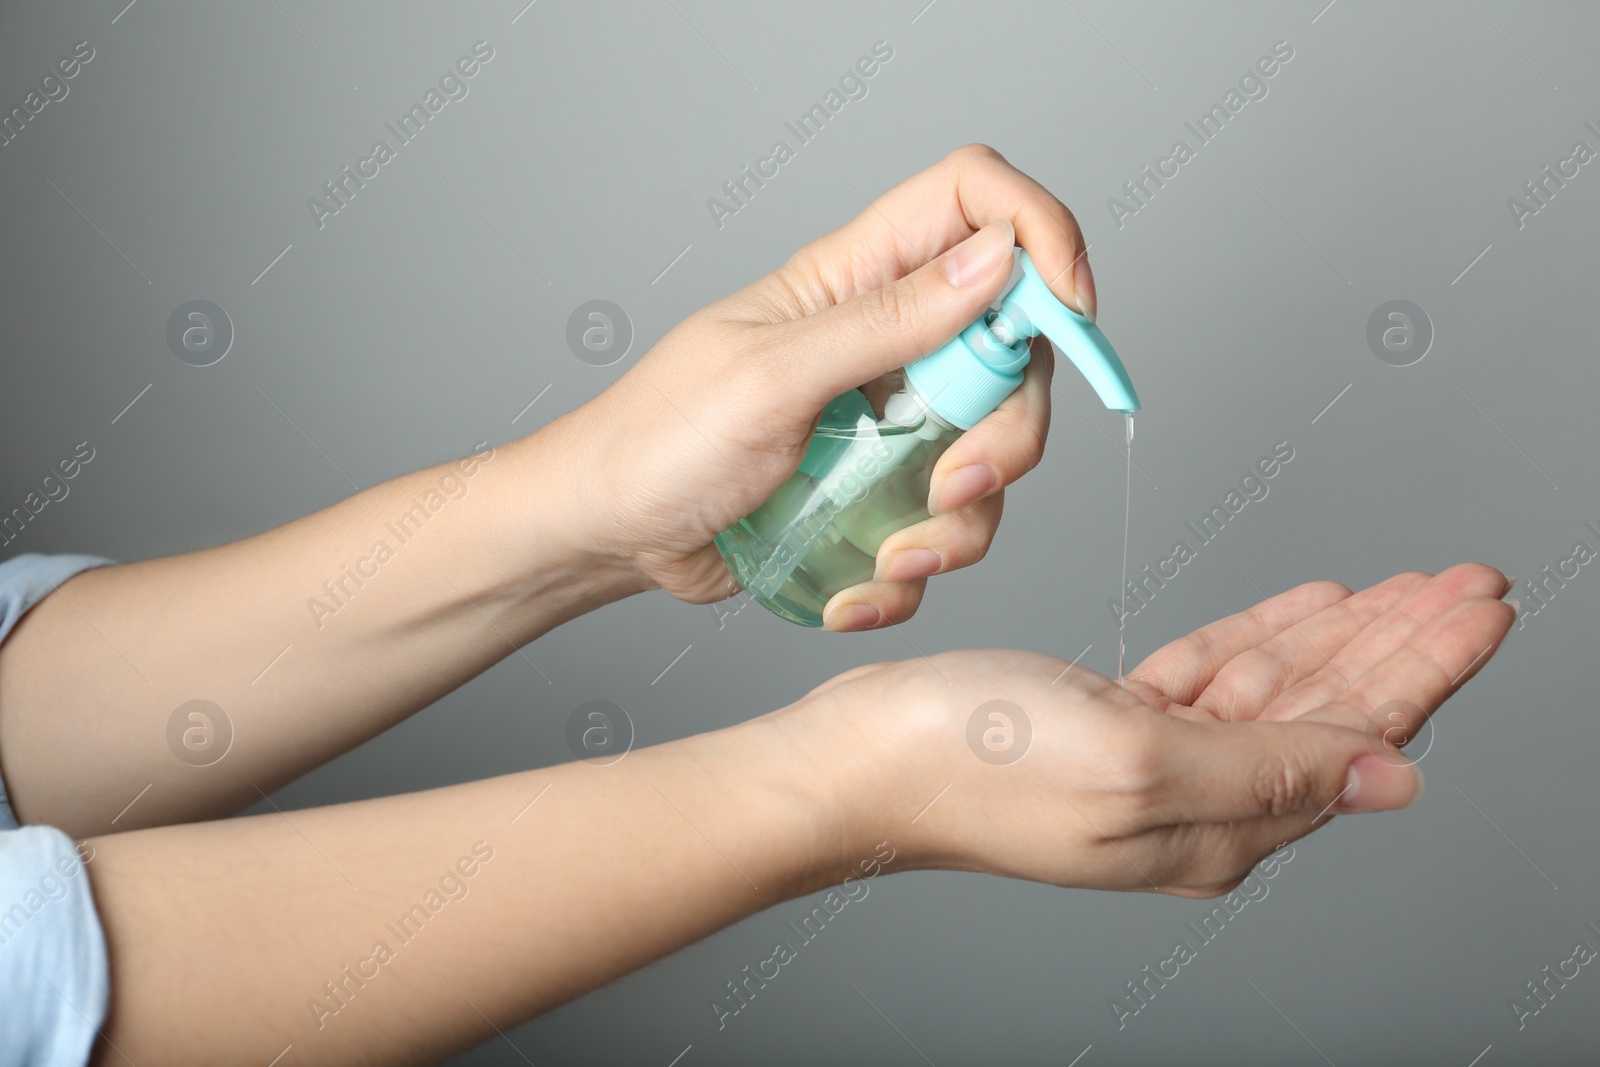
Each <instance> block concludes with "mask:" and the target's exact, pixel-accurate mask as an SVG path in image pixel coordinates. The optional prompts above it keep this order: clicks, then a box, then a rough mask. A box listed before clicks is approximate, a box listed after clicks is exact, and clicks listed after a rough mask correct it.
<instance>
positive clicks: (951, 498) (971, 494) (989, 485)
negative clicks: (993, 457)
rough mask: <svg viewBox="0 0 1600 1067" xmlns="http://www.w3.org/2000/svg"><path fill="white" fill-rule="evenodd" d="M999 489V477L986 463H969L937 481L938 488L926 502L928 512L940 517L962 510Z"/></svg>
mask: <svg viewBox="0 0 1600 1067" xmlns="http://www.w3.org/2000/svg"><path fill="white" fill-rule="evenodd" d="M998 488H1000V475H999V474H997V473H995V469H994V468H993V467H991V466H989V465H988V464H987V463H969V464H967V465H966V466H965V467H957V468H956V469H955V470H953V471H951V472H950V473H949V474H947V475H945V476H944V477H943V478H941V479H940V480H939V487H938V488H937V489H935V490H934V492H933V499H932V500H931V501H929V502H928V511H929V512H930V513H932V514H934V515H942V514H944V513H945V512H947V511H954V510H956V509H957V508H964V507H966V506H967V505H968V504H970V503H972V502H973V501H974V500H977V499H979V498H980V497H983V496H987V495H988V494H989V493H992V492H994V491H995V490H996V489H998Z"/></svg>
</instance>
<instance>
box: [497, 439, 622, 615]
mask: <svg viewBox="0 0 1600 1067" xmlns="http://www.w3.org/2000/svg"><path fill="white" fill-rule="evenodd" d="M563 422H564V420H560V421H558V422H557V423H555V424H552V425H551V426H548V427H545V428H544V429H541V430H540V431H538V432H537V433H534V434H530V435H529V436H527V437H524V438H521V439H519V440H516V441H512V442H510V443H509V444H506V445H502V446H499V447H497V448H495V449H493V450H492V454H493V457H494V460H495V462H494V463H493V475H492V477H493V481H494V494H495V495H494V499H495V500H496V501H497V502H498V504H497V507H496V509H495V513H494V516H493V518H492V520H491V521H492V522H493V523H494V526H495V529H493V530H492V531H490V533H491V536H490V538H489V539H488V543H489V544H490V545H492V546H493V549H492V550H493V551H495V552H496V553H497V554H499V555H500V556H501V558H502V559H503V560H504V561H505V562H506V564H507V570H508V573H507V574H506V575H505V577H504V579H503V581H502V583H501V588H500V589H499V591H498V592H499V594H500V596H501V597H502V598H503V599H507V600H509V601H510V602H511V603H512V604H515V605H519V606H520V607H522V608H523V609H526V610H530V611H533V612H535V613H537V614H539V615H541V616H554V618H553V619H551V620H549V625H548V626H545V627H544V628H545V629H548V628H549V626H553V625H558V624H559V623H560V622H563V621H566V620H567V619H571V618H575V617H577V616H579V615H582V614H584V613H586V612H589V611H593V610H595V609H596V608H599V607H603V606H604V605H606V604H608V603H611V602H613V601H616V600H622V599H624V598H626V597H629V596H632V595H633V594H635V593H639V592H643V591H644V590H645V589H647V588H649V583H648V582H646V581H644V580H642V579H641V578H640V576H639V574H638V573H637V571H636V569H635V568H634V567H633V566H632V565H631V561H629V560H628V559H626V558H625V557H622V556H620V555H618V554H617V553H615V552H612V551H610V550H609V549H608V546H607V544H606V543H605V542H604V540H603V539H601V538H599V537H597V536H596V533H595V530H594V526H595V524H594V523H593V522H591V521H590V520H591V518H592V513H591V511H590V510H589V509H590V503H589V501H588V500H587V499H586V495H585V492H584V489H585V484H584V483H585V481H586V477H585V474H584V470H585V468H584V465H583V463H582V462H581V459H582V457H581V453H580V452H579V450H577V449H575V448H573V447H570V436H569V435H568V434H567V433H566V432H564V430H565V427H564V426H563V425H562V423H563Z"/></svg>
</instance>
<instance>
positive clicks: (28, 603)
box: [0, 553, 111, 1067]
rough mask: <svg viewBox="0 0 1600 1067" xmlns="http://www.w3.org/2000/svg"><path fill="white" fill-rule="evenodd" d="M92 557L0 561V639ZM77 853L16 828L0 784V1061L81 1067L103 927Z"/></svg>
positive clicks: (101, 980)
mask: <svg viewBox="0 0 1600 1067" xmlns="http://www.w3.org/2000/svg"><path fill="white" fill-rule="evenodd" d="M110 562H111V561H110V560H106V559H100V558H99V557H96V556H42V555H37V554H32V553H30V554H28V555H23V556H16V557H14V558H12V559H8V560H6V561H5V562H4V563H0V641H4V640H5V638H6V636H7V635H8V634H9V633H10V632H11V629H12V627H14V626H15V625H16V624H17V620H18V619H20V618H22V616H23V614H24V613H26V612H27V610H28V609H29V608H31V607H32V606H33V605H35V604H37V603H38V602H39V601H41V600H43V599H44V598H45V597H46V596H48V595H49V594H50V593H51V592H52V591H53V590H54V589H55V588H56V586H58V585H60V584H61V583H62V582H64V581H66V580H67V579H68V578H71V577H72V576H73V575H75V574H77V573H79V572H80V571H83V570H87V569H88V568H90V567H99V566H103V565H105V564H107V563H110ZM86 858H87V859H89V860H92V859H93V854H92V853H91V854H89V855H88V856H87V857H84V856H82V855H80V854H79V850H78V848H77V846H76V845H74V844H73V842H72V839H71V838H69V837H68V836H67V835H66V834H64V833H62V832H61V831H60V830H57V829H56V828H55V827H53V826H28V827H24V828H21V829H18V828H17V820H16V816H15V814H14V813H13V812H12V810H11V805H10V803H9V802H8V800H7V799H6V793H5V783H4V782H0V1020H3V1022H0V1067H82V1065H83V1064H86V1063H88V1062H89V1053H90V1051H91V1050H92V1049H93V1048H94V1039H95V1035H96V1033H97V1032H98V1031H99V1028H100V1024H101V1023H102V1022H103V1021H104V1020H105V1014H106V1001H107V996H108V992H109V973H108V968H107V964H106V941H105V934H104V933H103V932H102V931H101V928H100V917H99V915H98V914H96V912H95V907H94V896H93V894H92V893H91V892H90V888H89V873H88V871H87V870H86V869H85V867H84V863H85V860H86Z"/></svg>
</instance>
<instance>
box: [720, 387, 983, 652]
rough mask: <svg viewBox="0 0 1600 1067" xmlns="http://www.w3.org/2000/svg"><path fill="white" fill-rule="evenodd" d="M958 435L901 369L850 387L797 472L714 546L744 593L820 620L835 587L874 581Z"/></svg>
mask: <svg viewBox="0 0 1600 1067" xmlns="http://www.w3.org/2000/svg"><path fill="white" fill-rule="evenodd" d="M868 393H872V394H874V395H876V396H879V397H881V398H884V399H880V401H879V404H878V405H877V406H874V405H873V403H872V401H871V400H869V399H868V395H867V394H868ZM885 394H887V396H886V397H885ZM961 433H962V430H961V428H960V427H958V426H955V425H952V424H951V423H948V422H946V421H945V420H944V419H941V418H940V417H939V416H938V415H937V414H936V413H935V412H934V411H933V409H932V407H931V406H930V405H929V404H928V403H927V401H926V400H925V398H923V397H922V396H921V395H920V394H919V393H918V392H917V391H916V389H915V388H914V387H912V386H910V385H908V384H907V383H906V382H905V380H904V377H903V374H902V373H901V372H899V371H896V372H894V373H893V374H891V375H885V376H884V377H882V378H879V379H878V380H877V381H876V382H874V383H873V384H872V385H871V386H869V387H867V388H866V390H865V391H863V390H861V389H852V390H851V391H850V392H848V393H845V394H843V395H842V396H839V397H836V398H835V399H834V400H833V401H831V402H830V403H829V404H828V406H827V407H826V408H824V409H823V411H822V418H821V420H820V421H819V422H818V424H817V428H816V431H815V432H814V433H813V434H812V438H811V445H810V447H809V448H808V449H807V450H806V456H805V459H804V460H802V461H801V463H800V469H799V470H797V471H795V472H794V474H793V475H791V476H790V478H789V480H788V481H786V482H785V483H784V484H783V485H782V487H780V488H779V489H778V491H777V492H776V493H774V494H773V495H772V497H771V499H769V500H768V501H767V502H766V503H765V504H763V505H762V506H761V507H759V508H757V509H756V510H755V511H753V512H751V513H750V514H749V515H746V516H745V517H744V518H743V519H741V520H739V522H738V523H736V524H735V525H734V526H732V527H731V528H729V529H728V530H726V531H724V532H723V533H722V534H720V535H719V536H718V537H717V548H718V549H719V550H720V551H721V552H722V555H723V558H724V559H725V560H727V562H728V566H729V567H730V568H732V570H733V573H734V577H736V578H738V580H739V583H740V584H741V585H743V586H744V588H745V590H746V591H747V592H749V593H750V595H751V596H753V597H755V598H756V599H757V600H759V601H760V602H761V603H762V604H764V605H765V606H766V607H767V608H769V609H771V610H772V611H773V612H775V613H777V614H778V615H781V616H783V617H784V618H786V619H788V620H789V621H791V622H797V623H800V624H801V625H802V626H821V625H822V609H823V607H824V606H826V604H827V603H828V601H829V600H830V599H831V598H832V597H833V595H834V594H835V593H838V592H840V591H842V590H845V589H848V588H850V587H851V586H852V585H857V584H859V583H861V582H866V581H870V580H871V579H872V574H873V571H874V570H875V568H876V561H877V556H878V549H879V548H880V547H882V545H883V542H884V541H886V540H887V539H888V538H889V535H890V534H892V533H894V532H895V531H896V530H902V529H904V528H905V527H907V526H910V525H912V524H913V523H917V522H921V521H922V520H923V519H926V518H927V517H928V486H929V482H930V480H931V479H932V477H933V467H934V464H935V463H937V462H938V461H939V457H940V456H941V455H943V454H944V450H945V449H947V448H949V447H950V445H951V444H952V443H953V442H954V441H955V440H956V438H958V437H960V436H961Z"/></svg>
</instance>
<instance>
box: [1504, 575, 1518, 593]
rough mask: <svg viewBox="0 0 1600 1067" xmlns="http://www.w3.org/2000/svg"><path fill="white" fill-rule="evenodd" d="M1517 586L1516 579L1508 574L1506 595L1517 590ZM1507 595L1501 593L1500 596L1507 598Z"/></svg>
mask: <svg viewBox="0 0 1600 1067" xmlns="http://www.w3.org/2000/svg"><path fill="white" fill-rule="evenodd" d="M1516 584H1517V580H1516V579H1515V578H1513V577H1512V576H1511V575H1509V574H1508V575H1506V593H1509V592H1511V590H1512V589H1513V588H1515V586H1516ZM1506 593H1501V594H1500V595H1501V596H1505V595H1506Z"/></svg>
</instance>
